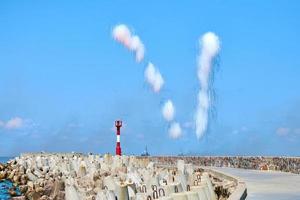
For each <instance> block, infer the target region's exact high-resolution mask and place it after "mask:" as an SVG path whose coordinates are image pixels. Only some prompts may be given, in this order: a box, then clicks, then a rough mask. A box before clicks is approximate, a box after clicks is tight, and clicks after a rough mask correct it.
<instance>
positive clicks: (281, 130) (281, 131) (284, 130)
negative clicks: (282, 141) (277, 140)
mask: <svg viewBox="0 0 300 200" xmlns="http://www.w3.org/2000/svg"><path fill="white" fill-rule="evenodd" d="M276 133H277V135H279V136H286V135H288V134H289V133H290V128H287V127H280V128H277V129H276Z"/></svg>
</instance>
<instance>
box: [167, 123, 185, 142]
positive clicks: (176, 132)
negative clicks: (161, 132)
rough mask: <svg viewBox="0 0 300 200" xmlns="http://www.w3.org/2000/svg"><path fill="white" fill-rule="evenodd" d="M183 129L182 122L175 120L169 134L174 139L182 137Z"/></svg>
mask: <svg viewBox="0 0 300 200" xmlns="http://www.w3.org/2000/svg"><path fill="white" fill-rule="evenodd" d="M181 135H182V130H181V127H180V124H179V123H177V122H173V123H172V124H171V126H170V128H169V136H170V137H171V138H173V139H177V138H179V137H181Z"/></svg>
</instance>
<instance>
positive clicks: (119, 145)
mask: <svg viewBox="0 0 300 200" xmlns="http://www.w3.org/2000/svg"><path fill="white" fill-rule="evenodd" d="M115 126H116V127H117V145H116V155H119V156H121V155H122V151H121V143H120V134H121V131H120V129H121V127H122V121H121V120H117V121H115Z"/></svg>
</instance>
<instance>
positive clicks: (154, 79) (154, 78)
mask: <svg viewBox="0 0 300 200" xmlns="http://www.w3.org/2000/svg"><path fill="white" fill-rule="evenodd" d="M145 78H146V81H147V82H148V83H149V84H150V85H151V87H152V89H153V91H154V92H159V91H160V89H161V88H162V86H163V84H164V79H163V77H162V76H161V74H160V72H159V71H158V69H156V68H155V66H154V65H153V64H152V63H151V62H149V63H148V66H147V68H146V70H145Z"/></svg>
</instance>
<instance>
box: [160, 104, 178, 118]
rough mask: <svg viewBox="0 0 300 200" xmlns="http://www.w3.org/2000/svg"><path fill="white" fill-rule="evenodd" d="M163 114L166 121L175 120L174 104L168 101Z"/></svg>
mask: <svg viewBox="0 0 300 200" xmlns="http://www.w3.org/2000/svg"><path fill="white" fill-rule="evenodd" d="M162 114H163V117H164V118H165V120H167V121H168V122H170V121H172V120H173V119H174V115H175V108H174V105H173V102H172V101H171V100H167V101H166V102H165V104H164V106H163V108H162Z"/></svg>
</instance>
